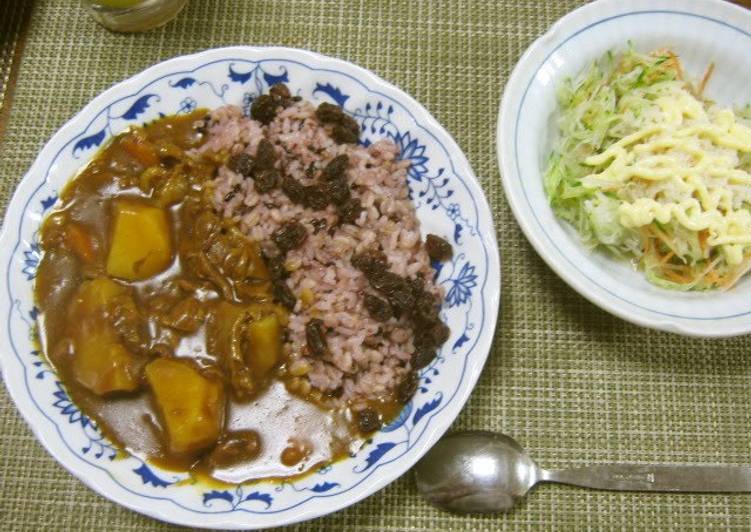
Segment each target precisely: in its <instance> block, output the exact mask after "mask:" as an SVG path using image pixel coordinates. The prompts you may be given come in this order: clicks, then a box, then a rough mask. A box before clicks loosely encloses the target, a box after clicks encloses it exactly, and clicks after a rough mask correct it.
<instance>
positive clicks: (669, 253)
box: [660, 251, 675, 264]
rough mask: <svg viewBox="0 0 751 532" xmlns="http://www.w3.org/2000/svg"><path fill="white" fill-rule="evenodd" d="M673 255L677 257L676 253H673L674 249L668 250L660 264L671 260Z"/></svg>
mask: <svg viewBox="0 0 751 532" xmlns="http://www.w3.org/2000/svg"><path fill="white" fill-rule="evenodd" d="M673 257H675V253H673V252H672V251H670V252H668V254H667V255H665V256H664V257H662V258H661V259H660V264H665V263H666V262H667V261H669V260H670V259H672V258H673Z"/></svg>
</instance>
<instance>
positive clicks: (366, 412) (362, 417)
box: [357, 408, 381, 434]
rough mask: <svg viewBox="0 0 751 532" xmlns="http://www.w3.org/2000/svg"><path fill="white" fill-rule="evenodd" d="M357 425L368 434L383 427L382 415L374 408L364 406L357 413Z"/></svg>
mask: <svg viewBox="0 0 751 532" xmlns="http://www.w3.org/2000/svg"><path fill="white" fill-rule="evenodd" d="M357 427H358V428H359V429H360V432H362V433H364V434H367V433H368V432H374V431H376V430H378V429H380V428H381V416H379V415H378V412H376V411H375V410H373V409H372V408H363V409H362V410H360V411H359V412H358V413H357Z"/></svg>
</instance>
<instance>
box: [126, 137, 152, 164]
mask: <svg viewBox="0 0 751 532" xmlns="http://www.w3.org/2000/svg"><path fill="white" fill-rule="evenodd" d="M120 146H121V147H122V148H123V149H124V150H125V151H127V152H128V153H129V154H130V155H131V156H132V157H133V158H134V159H135V160H137V161H138V162H139V163H141V164H142V165H144V166H146V167H149V166H154V165H157V164H159V157H158V156H157V154H156V151H154V148H152V147H151V145H149V144H147V143H145V142H142V141H139V140H138V139H134V138H132V137H131V136H130V135H129V136H126V137H123V138H122V139H121V140H120Z"/></svg>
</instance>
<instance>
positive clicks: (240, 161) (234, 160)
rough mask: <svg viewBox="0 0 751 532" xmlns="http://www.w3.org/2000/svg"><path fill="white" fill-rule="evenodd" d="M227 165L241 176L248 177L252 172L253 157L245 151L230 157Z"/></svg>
mask: <svg viewBox="0 0 751 532" xmlns="http://www.w3.org/2000/svg"><path fill="white" fill-rule="evenodd" d="M227 166H228V167H229V169H230V170H232V171H233V172H236V173H238V174H240V175H241V176H243V177H250V176H251V174H252V173H253V159H252V158H251V157H250V155H248V154H247V153H245V152H243V153H238V154H237V155H233V156H232V157H230V158H229V161H227Z"/></svg>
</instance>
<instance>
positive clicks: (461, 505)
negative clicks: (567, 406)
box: [415, 431, 751, 513]
mask: <svg viewBox="0 0 751 532" xmlns="http://www.w3.org/2000/svg"><path fill="white" fill-rule="evenodd" d="M415 479H416V480H417V489H418V490H419V491H420V493H421V494H422V496H423V497H425V499H427V500H428V502H430V503H431V504H433V505H434V506H437V507H439V508H443V509H444V510H449V511H452V512H459V513H474V512H477V513H493V512H506V511H509V510H511V508H513V507H514V505H515V504H516V503H518V502H519V501H520V500H521V499H522V498H524V496H525V495H526V494H527V492H529V490H530V489H532V487H533V486H534V485H535V484H537V483H538V482H559V483H562V484H571V485H574V486H581V487H584V488H593V489H602V490H617V491H673V492H675V491H683V492H695V493H696V492H704V493H709V492H712V493H719V492H726V493H730V492H750V491H751V467H746V466H710V465H706V466H705V465H699V466H695V465H642V464H602V465H595V466H589V467H579V468H575V469H561V470H556V471H549V470H546V469H542V468H541V467H539V466H538V465H537V464H536V463H535V462H534V460H532V458H530V457H529V455H528V454H527V453H526V452H525V451H524V449H522V447H521V446H520V445H519V444H518V443H516V442H515V441H514V440H513V439H511V438H510V437H509V436H506V435H504V434H497V433H493V432H484V431H473V432H457V433H454V434H450V435H448V436H445V437H444V438H442V439H441V440H440V441H439V442H438V443H437V444H436V445H435V446H434V447H433V448H432V449H431V450H430V451H428V453H427V454H426V455H425V456H424V457H423V458H422V460H420V462H419V463H418V464H417V466H416V467H415Z"/></svg>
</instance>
